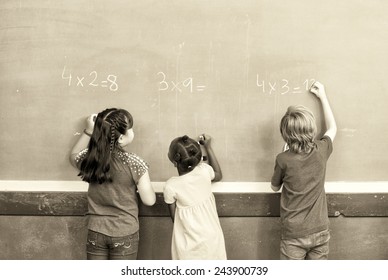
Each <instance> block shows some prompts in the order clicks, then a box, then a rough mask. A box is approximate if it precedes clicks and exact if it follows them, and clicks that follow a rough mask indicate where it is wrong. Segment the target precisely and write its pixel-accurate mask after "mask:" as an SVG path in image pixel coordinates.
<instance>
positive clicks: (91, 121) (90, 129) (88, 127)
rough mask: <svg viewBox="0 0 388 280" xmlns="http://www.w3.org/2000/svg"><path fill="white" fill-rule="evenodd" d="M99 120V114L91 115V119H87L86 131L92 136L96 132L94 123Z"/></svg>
mask: <svg viewBox="0 0 388 280" xmlns="http://www.w3.org/2000/svg"><path fill="white" fill-rule="evenodd" d="M96 119H97V114H91V115H90V116H89V117H87V119H86V130H87V131H88V132H89V133H90V134H92V133H93V130H94V123H95V121H96Z"/></svg>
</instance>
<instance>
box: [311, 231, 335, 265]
mask: <svg viewBox="0 0 388 280" xmlns="http://www.w3.org/2000/svg"><path fill="white" fill-rule="evenodd" d="M314 238H315V242H314V243H315V246H314V247H312V248H311V250H310V251H309V252H308V253H307V257H306V259H307V260H327V259H328V256H329V240H330V232H329V230H324V231H321V232H318V233H316V234H315V237H314Z"/></svg>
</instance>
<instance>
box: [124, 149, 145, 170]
mask: <svg viewBox="0 0 388 280" xmlns="http://www.w3.org/2000/svg"><path fill="white" fill-rule="evenodd" d="M117 156H118V157H119V159H120V160H121V162H122V163H123V164H126V165H129V166H137V167H139V168H146V169H148V163H147V162H146V161H145V160H144V159H142V158H141V157H139V156H138V155H137V154H135V153H128V152H124V151H118V152H117Z"/></svg>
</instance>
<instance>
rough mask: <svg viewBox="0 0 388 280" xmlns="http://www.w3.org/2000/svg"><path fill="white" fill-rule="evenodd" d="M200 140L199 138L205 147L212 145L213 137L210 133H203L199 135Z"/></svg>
mask: <svg viewBox="0 0 388 280" xmlns="http://www.w3.org/2000/svg"><path fill="white" fill-rule="evenodd" d="M198 140H199V143H200V144H201V145H204V146H205V147H208V146H210V142H211V140H212V138H211V136H210V135H206V134H201V135H199V136H198Z"/></svg>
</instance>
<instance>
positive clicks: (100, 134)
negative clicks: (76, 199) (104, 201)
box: [78, 108, 133, 184]
mask: <svg viewBox="0 0 388 280" xmlns="http://www.w3.org/2000/svg"><path fill="white" fill-rule="evenodd" d="M132 126H133V118H132V116H131V114H130V113H129V112H128V111H126V110H124V109H116V108H110V109H106V110H104V111H102V112H101V113H99V114H98V115H97V118H96V120H95V123H94V129H93V134H92V136H91V138H90V141H89V145H88V152H87V153H86V155H85V158H84V159H83V161H82V163H81V167H80V173H79V174H78V176H80V177H81V178H82V180H83V181H86V182H89V183H91V182H93V183H96V182H98V183H99V184H102V183H104V182H111V181H112V177H111V174H110V172H109V171H110V161H111V158H112V154H113V153H114V152H115V149H116V148H117V140H118V139H119V137H120V135H122V134H123V135H125V134H126V133H127V130H128V129H130V128H132Z"/></svg>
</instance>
